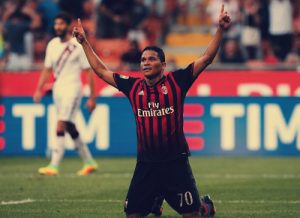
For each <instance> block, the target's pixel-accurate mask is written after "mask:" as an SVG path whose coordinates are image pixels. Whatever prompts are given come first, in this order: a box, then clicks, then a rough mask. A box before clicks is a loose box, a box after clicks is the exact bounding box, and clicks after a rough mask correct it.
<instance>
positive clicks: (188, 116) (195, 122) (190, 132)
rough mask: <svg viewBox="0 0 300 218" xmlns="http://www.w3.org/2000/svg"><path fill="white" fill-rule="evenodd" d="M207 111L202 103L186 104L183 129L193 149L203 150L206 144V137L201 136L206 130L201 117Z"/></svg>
mask: <svg viewBox="0 0 300 218" xmlns="http://www.w3.org/2000/svg"><path fill="white" fill-rule="evenodd" d="M204 113H205V109H204V106H203V105H202V104H185V105H184V114H183V117H184V124H183V129H184V133H185V135H186V140H187V142H188V144H189V147H190V149H191V150H197V151H199V150H202V149H204V146H205V141H204V139H203V138H202V137H201V136H199V135H201V134H202V133H203V132H204V129H205V125H204V122H203V121H201V120H200V119H199V118H201V117H202V116H203V115H204Z"/></svg>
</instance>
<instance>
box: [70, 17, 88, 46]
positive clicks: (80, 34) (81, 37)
mask: <svg viewBox="0 0 300 218" xmlns="http://www.w3.org/2000/svg"><path fill="white" fill-rule="evenodd" d="M72 35H73V37H76V39H77V41H78V42H79V43H80V44H82V43H83V42H84V41H86V36H85V32H84V29H83V27H82V24H81V20H80V19H79V18H78V19H77V26H75V27H74V28H73V32H72Z"/></svg>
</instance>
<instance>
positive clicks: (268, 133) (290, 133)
mask: <svg viewBox="0 0 300 218" xmlns="http://www.w3.org/2000/svg"><path fill="white" fill-rule="evenodd" d="M264 113H265V120H264V123H265V130H264V131H265V146H266V149H267V150H270V151H272V150H276V149H277V148H278V138H279V139H280V140H281V141H282V142H283V143H292V142H293V141H294V140H295V138H296V144H297V149H298V150H300V105H297V106H296V107H295V108H294V110H293V112H292V114H291V116H290V119H289V122H285V119H284V116H283V114H282V111H281V109H280V106H278V105H276V104H269V105H266V106H265V112H264Z"/></svg>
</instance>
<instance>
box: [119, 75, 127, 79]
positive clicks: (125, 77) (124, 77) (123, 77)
mask: <svg viewBox="0 0 300 218" xmlns="http://www.w3.org/2000/svg"><path fill="white" fill-rule="evenodd" d="M120 78H122V79H129V76H125V75H120Z"/></svg>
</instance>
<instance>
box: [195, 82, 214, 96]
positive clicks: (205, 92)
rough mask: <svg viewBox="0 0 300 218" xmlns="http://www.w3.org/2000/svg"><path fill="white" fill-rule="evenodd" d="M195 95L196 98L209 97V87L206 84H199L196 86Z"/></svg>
mask: <svg viewBox="0 0 300 218" xmlns="http://www.w3.org/2000/svg"><path fill="white" fill-rule="evenodd" d="M197 95H198V96H210V95H211V87H210V85H208V84H201V85H198V86H197Z"/></svg>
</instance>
